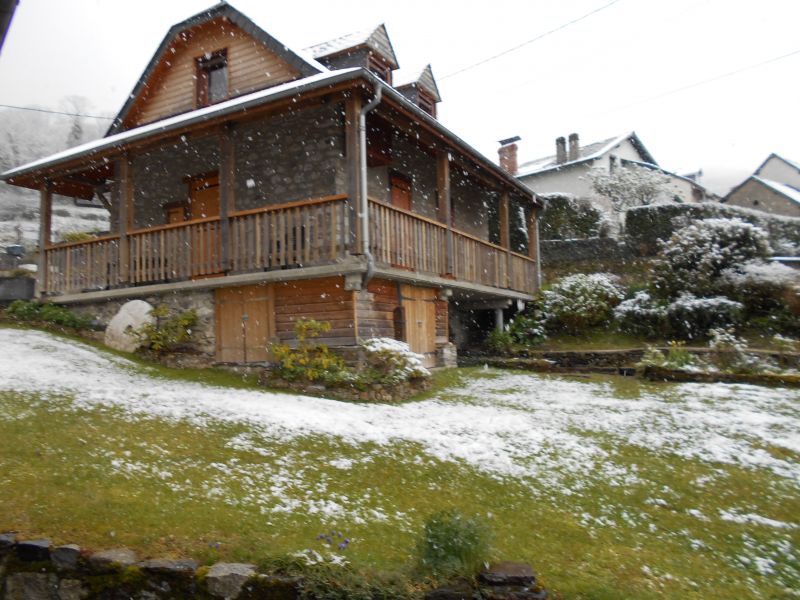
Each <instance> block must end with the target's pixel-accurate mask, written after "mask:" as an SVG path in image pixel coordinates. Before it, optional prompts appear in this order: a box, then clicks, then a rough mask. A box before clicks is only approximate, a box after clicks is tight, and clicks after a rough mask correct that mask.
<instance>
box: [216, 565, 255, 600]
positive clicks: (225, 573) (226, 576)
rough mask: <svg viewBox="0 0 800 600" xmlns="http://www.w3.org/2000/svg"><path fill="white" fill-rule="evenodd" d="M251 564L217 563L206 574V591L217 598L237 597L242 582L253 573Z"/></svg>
mask: <svg viewBox="0 0 800 600" xmlns="http://www.w3.org/2000/svg"><path fill="white" fill-rule="evenodd" d="M255 574H256V572H255V568H254V567H253V565H245V564H241V563H217V564H215V565H212V566H211V568H210V569H209V570H208V575H206V585H207V586H208V593H209V594H211V595H212V596H216V597H217V598H237V597H238V596H239V594H240V593H241V591H242V586H243V585H244V582H245V581H247V580H248V579H250V578H251V577H252V576H253V575H255Z"/></svg>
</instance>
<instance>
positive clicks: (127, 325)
mask: <svg viewBox="0 0 800 600" xmlns="http://www.w3.org/2000/svg"><path fill="white" fill-rule="evenodd" d="M151 310H153V306H152V304H149V303H147V302H145V301H144V300H131V301H130V302H126V303H125V304H123V305H122V306H121V307H120V309H119V312H117V314H116V315H114V318H113V319H111V322H109V324H108V327H106V335H105V344H106V346H108V347H109V348H114V349H115V350H122V351H123V352H135V351H136V350H138V349H139V347H140V346H141V345H142V344H141V343H140V342H139V340H137V339H136V337H134V336H132V335H131V333H132V332H133V331H136V330H137V329H139V328H141V327H142V325H145V324H147V323H154V322H155V317H153V316H152V315H151V314H150V311H151Z"/></svg>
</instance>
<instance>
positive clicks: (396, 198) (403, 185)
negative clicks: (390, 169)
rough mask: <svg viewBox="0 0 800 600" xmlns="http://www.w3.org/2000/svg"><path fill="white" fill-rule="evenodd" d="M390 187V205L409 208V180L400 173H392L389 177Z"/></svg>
mask: <svg viewBox="0 0 800 600" xmlns="http://www.w3.org/2000/svg"><path fill="white" fill-rule="evenodd" d="M389 185H390V187H391V189H392V206H396V207H397V208H403V209H405V210H411V181H410V180H409V179H408V178H406V177H403V176H402V175H397V174H393V175H392V176H391V177H390V178H389Z"/></svg>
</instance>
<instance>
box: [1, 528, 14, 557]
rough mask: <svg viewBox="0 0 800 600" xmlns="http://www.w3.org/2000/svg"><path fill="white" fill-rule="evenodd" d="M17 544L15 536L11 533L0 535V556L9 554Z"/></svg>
mask: <svg viewBox="0 0 800 600" xmlns="http://www.w3.org/2000/svg"><path fill="white" fill-rule="evenodd" d="M16 543H17V536H16V534H13V533H0V556H2V555H4V554H6V553H7V552H10V551H11V549H12V548H14V544H16Z"/></svg>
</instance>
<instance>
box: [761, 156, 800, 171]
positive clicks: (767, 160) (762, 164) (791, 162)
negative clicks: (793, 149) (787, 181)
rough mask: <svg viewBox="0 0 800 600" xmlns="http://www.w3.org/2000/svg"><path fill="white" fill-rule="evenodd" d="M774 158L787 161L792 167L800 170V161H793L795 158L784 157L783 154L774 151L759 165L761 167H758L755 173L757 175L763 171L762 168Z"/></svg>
mask: <svg viewBox="0 0 800 600" xmlns="http://www.w3.org/2000/svg"><path fill="white" fill-rule="evenodd" d="M773 158H775V159H777V160H780V161H782V162H784V163H786V164H787V165H789V166H790V167H792V168H794V169H797V170H798V171H800V163H797V162H795V161H793V160H789V159H788V158H784V157H783V156H781V155H780V154H775V153H774V152H773V153H772V154H770V155H769V156H768V157H767V159H766V160H765V161H764V162H763V163H761V165H760V166H759V167H758V168H757V169H756V170H755V173H754V174H755V175H758V174H759V173H760V172H761V169H763V168H764V167H765V166H766V164H767V163H768V162H769V161H771V160H772V159H773Z"/></svg>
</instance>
